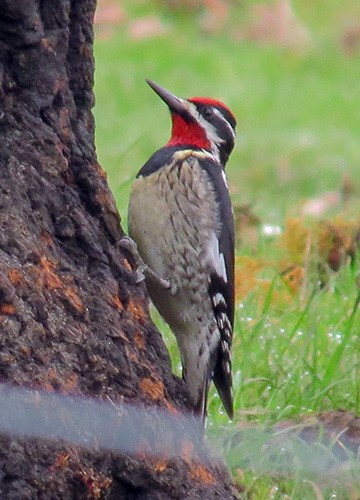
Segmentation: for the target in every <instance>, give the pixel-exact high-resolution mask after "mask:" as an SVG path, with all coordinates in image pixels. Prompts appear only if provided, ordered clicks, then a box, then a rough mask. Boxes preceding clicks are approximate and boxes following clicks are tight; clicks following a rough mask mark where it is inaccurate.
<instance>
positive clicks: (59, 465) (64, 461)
mask: <svg viewBox="0 0 360 500" xmlns="http://www.w3.org/2000/svg"><path fill="white" fill-rule="evenodd" d="M69 458H70V454H69V453H67V452H62V453H59V455H57V456H56V458H55V462H54V463H53V464H52V465H50V467H49V470H50V471H51V472H54V471H55V470H57V469H64V468H65V467H67V466H68V464H69Z"/></svg>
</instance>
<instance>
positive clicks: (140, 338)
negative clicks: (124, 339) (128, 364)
mask: <svg viewBox="0 0 360 500" xmlns="http://www.w3.org/2000/svg"><path fill="white" fill-rule="evenodd" d="M134 342H135V344H136V345H137V347H138V348H139V349H144V347H145V340H144V336H143V335H142V334H141V333H140V332H136V333H135V335H134Z"/></svg>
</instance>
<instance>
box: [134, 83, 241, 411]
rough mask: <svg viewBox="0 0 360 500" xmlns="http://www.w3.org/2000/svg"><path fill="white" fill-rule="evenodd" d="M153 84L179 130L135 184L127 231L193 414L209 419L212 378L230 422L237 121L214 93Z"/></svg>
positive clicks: (173, 131) (143, 168)
mask: <svg viewBox="0 0 360 500" xmlns="http://www.w3.org/2000/svg"><path fill="white" fill-rule="evenodd" d="M146 82H147V83H148V84H149V85H150V87H151V88H152V89H153V90H154V91H155V93H156V94H157V95H158V96H159V97H160V98H161V99H162V100H163V101H164V102H165V103H166V104H167V106H168V108H169V110H170V115H171V120H172V132H171V137H170V140H169V141H168V142H167V144H166V145H165V146H163V147H161V148H160V149H159V150H158V151H156V152H155V153H154V154H153V155H152V156H151V157H150V159H149V160H148V161H147V162H146V163H145V164H144V166H143V167H142V168H141V169H140V171H139V172H138V174H137V177H136V179H135V181H134V183H133V185H132V189H131V193H130V198H129V206H128V232H129V237H130V238H131V240H132V241H134V242H135V244H136V246H137V251H138V253H139V255H140V258H141V259H142V261H143V263H144V265H145V267H146V268H147V271H148V272H146V273H144V276H145V278H144V279H145V283H146V287H147V290H148V294H149V296H150V299H151V301H152V302H153V304H154V306H155V307H156V308H157V310H158V311H159V313H160V315H161V316H162V317H163V319H164V320H165V322H166V323H167V324H168V325H169V327H170V329H171V330H172V332H173V334H174V335H175V337H176V341H177V345H178V348H179V352H180V357H181V364H182V377H183V380H184V381H185V384H186V387H187V392H188V394H189V399H190V402H191V406H192V409H193V414H194V415H196V416H197V417H199V418H201V419H202V421H205V419H206V416H207V399H208V391H209V387H210V384H211V382H214V384H215V387H216V389H217V391H218V394H219V396H220V399H221V401H222V404H223V406H224V408H225V410H226V412H227V414H228V416H229V417H230V418H231V419H232V418H233V415H234V410H233V393H232V369H231V346H232V338H233V328H234V219H233V210H232V205H231V200H230V195H229V189H228V184H227V180H226V175H225V165H226V163H227V161H228V158H229V155H230V153H231V152H232V150H233V148H234V144H235V128H236V119H235V116H234V114H233V113H232V112H231V110H230V108H229V107H228V106H226V105H225V104H223V103H222V102H220V101H218V100H216V99H213V98H209V97H192V98H189V99H185V98H180V97H177V96H176V95H175V94H173V93H171V92H170V91H168V90H166V89H165V88H163V87H161V86H160V85H158V84H157V83H155V82H153V81H151V80H146ZM156 121H157V122H158V120H156Z"/></svg>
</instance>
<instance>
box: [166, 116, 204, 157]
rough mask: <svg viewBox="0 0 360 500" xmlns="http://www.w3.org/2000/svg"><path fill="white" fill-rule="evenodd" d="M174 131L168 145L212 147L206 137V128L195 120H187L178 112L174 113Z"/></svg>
mask: <svg viewBox="0 0 360 500" xmlns="http://www.w3.org/2000/svg"><path fill="white" fill-rule="evenodd" d="M171 118H172V132H171V139H170V141H169V142H168V143H167V145H168V146H178V145H186V144H188V145H189V146H194V147H198V148H200V149H208V150H210V149H211V143H210V141H209V139H208V138H207V137H206V133H205V130H204V129H203V128H202V127H201V126H200V125H199V124H198V123H196V122H195V121H186V120H184V118H183V117H182V116H181V115H179V114H177V113H172V114H171Z"/></svg>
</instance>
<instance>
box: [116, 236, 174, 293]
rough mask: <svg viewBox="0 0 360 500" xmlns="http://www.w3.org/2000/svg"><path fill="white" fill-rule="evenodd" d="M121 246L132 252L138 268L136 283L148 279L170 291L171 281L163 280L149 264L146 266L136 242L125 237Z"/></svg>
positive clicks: (121, 241)
mask: <svg viewBox="0 0 360 500" xmlns="http://www.w3.org/2000/svg"><path fill="white" fill-rule="evenodd" d="M119 244H120V247H121V248H122V249H123V250H126V251H128V252H130V253H131V255H132V257H133V259H134V263H135V266H136V271H135V282H136V283H141V282H142V281H144V280H145V279H146V278H147V277H148V278H152V279H153V280H155V281H156V282H157V283H158V284H159V285H161V287H162V288H165V289H166V290H169V289H170V287H171V285H170V282H169V280H167V279H165V278H161V277H160V276H158V275H157V274H156V272H155V271H153V270H152V269H151V268H150V267H149V266H148V265H147V264H145V262H144V261H143V259H142V258H141V255H140V254H139V250H138V247H137V244H136V243H135V241H134V240H132V239H131V238H130V237H129V236H123V237H122V238H121V240H120V242H119Z"/></svg>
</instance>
